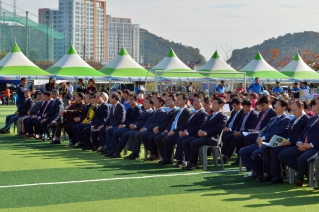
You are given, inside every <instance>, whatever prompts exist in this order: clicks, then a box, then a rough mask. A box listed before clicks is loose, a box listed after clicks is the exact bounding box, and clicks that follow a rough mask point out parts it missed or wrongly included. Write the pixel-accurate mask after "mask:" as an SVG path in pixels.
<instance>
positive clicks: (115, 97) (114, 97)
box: [111, 92, 120, 101]
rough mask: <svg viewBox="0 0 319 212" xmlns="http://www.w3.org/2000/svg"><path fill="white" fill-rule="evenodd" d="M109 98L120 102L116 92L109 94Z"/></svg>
mask: <svg viewBox="0 0 319 212" xmlns="http://www.w3.org/2000/svg"><path fill="white" fill-rule="evenodd" d="M111 98H113V99H116V101H119V100H120V95H119V94H118V93H117V92H113V93H112V94H111Z"/></svg>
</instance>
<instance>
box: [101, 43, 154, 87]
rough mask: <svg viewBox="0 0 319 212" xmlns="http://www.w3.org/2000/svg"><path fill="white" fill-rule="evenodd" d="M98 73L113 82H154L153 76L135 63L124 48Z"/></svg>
mask: <svg viewBox="0 0 319 212" xmlns="http://www.w3.org/2000/svg"><path fill="white" fill-rule="evenodd" d="M100 72H102V73H103V74H104V75H106V77H107V79H108V80H113V81H154V74H153V73H150V72H148V71H147V70H146V69H145V68H143V67H142V66H140V65H139V64H138V63H137V62H135V60H133V58H132V57H131V56H130V55H129V54H128V53H127V51H126V49H125V48H124V47H122V49H121V51H120V52H119V53H118V54H117V56H116V57H115V58H114V59H113V60H112V61H111V62H110V63H109V64H107V65H106V66H104V67H103V68H102V69H101V70H100Z"/></svg>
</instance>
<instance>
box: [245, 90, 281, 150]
mask: <svg viewBox="0 0 319 212" xmlns="http://www.w3.org/2000/svg"><path fill="white" fill-rule="evenodd" d="M258 102H259V103H260V107H261V109H262V112H261V113H259V116H258V120H257V124H256V126H255V127H254V128H253V129H254V132H255V133H252V134H249V135H247V136H245V137H244V143H243V147H246V146H249V145H251V144H254V143H255V142H256V139H257V136H258V132H260V131H261V130H262V129H264V128H265V127H266V126H267V125H268V122H269V120H270V119H272V118H273V117H275V116H276V112H275V111H274V110H273V109H272V108H271V102H270V98H269V97H268V96H263V97H261V98H260V99H259V101H258Z"/></svg>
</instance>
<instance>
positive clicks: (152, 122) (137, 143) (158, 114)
mask: <svg viewBox="0 0 319 212" xmlns="http://www.w3.org/2000/svg"><path fill="white" fill-rule="evenodd" d="M164 105H165V99H164V98H162V97H156V98H155V101H154V107H155V109H156V110H155V112H154V113H153V115H152V116H151V117H150V118H149V119H148V121H147V122H146V124H145V125H144V126H143V127H142V128H141V129H140V130H139V131H138V132H136V133H134V139H133V141H134V142H133V144H134V145H133V149H132V153H131V154H130V155H129V156H127V157H125V159H128V160H135V159H137V158H139V154H140V148H141V144H142V138H141V137H142V136H145V137H146V136H149V135H151V134H153V133H154V130H155V129H156V130H158V126H159V125H160V124H161V123H162V120H163V118H165V115H166V112H165V111H164V109H163V106H164ZM129 150H130V149H129Z"/></svg>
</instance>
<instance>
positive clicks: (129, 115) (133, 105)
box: [105, 94, 142, 157]
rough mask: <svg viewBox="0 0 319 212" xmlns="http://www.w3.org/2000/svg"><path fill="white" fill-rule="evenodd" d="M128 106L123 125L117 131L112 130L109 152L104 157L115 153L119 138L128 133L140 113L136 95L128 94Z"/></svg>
mask: <svg viewBox="0 0 319 212" xmlns="http://www.w3.org/2000/svg"><path fill="white" fill-rule="evenodd" d="M127 102H128V103H129V105H130V108H128V109H127V110H126V115H125V116H126V117H125V121H124V123H123V124H120V125H119V126H118V129H116V130H114V132H113V138H112V143H111V152H110V153H109V154H107V155H105V156H107V157H111V156H113V155H114V154H115V153H116V147H117V145H118V143H119V141H120V138H121V136H122V134H124V133H125V132H127V131H130V125H131V124H134V123H135V122H136V121H137V119H138V117H139V115H140V114H141V113H142V110H141V108H140V107H138V105H137V95H136V94H130V96H129V97H128V101H127Z"/></svg>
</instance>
